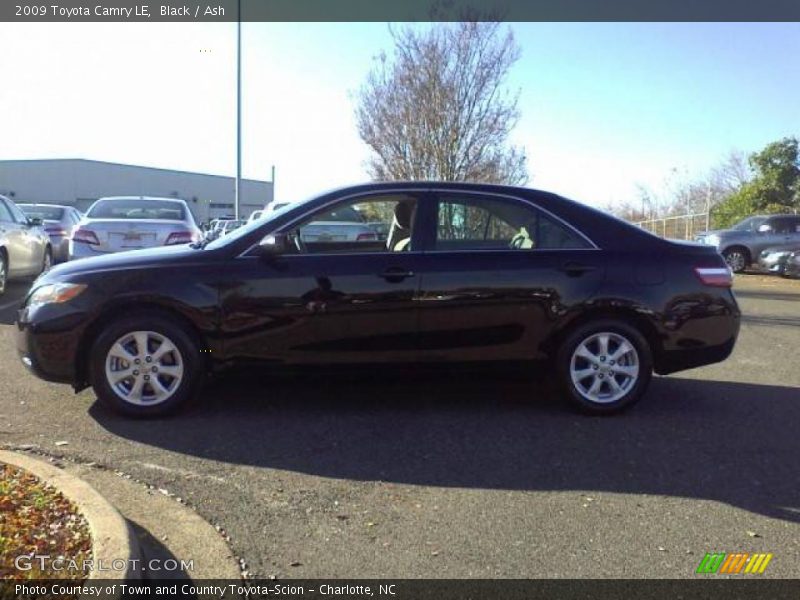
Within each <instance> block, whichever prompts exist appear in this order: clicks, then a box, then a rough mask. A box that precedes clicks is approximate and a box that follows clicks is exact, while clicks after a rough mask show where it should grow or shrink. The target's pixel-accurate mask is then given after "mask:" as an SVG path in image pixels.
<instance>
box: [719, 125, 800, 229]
mask: <svg viewBox="0 0 800 600" xmlns="http://www.w3.org/2000/svg"><path fill="white" fill-rule="evenodd" d="M749 164H750V169H751V170H752V172H753V178H752V179H751V180H750V181H748V182H746V183H744V184H743V185H742V186H741V187H740V188H739V189H738V190H737V191H736V192H734V193H733V194H731V195H730V196H729V197H728V198H727V199H726V200H724V201H723V202H721V203H719V204H718V205H717V206H715V207H714V209H713V210H712V219H713V221H714V226H715V227H728V226H730V225H733V224H734V223H736V222H737V221H740V220H741V219H743V218H745V217H747V216H750V215H752V214H755V213H780V212H796V211H798V210H800V154H799V153H798V141H797V138H793V137H792V138H784V139H782V140H779V141H777V142H772V143H771V144H769V145H767V147H766V148H764V149H763V150H762V151H761V152H757V153H755V154H753V155H752V156H751V157H750V160H749Z"/></svg>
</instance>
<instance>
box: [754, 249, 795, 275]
mask: <svg viewBox="0 0 800 600" xmlns="http://www.w3.org/2000/svg"><path fill="white" fill-rule="evenodd" d="M787 258H788V256H777V255H775V254H768V255H767V256H761V257H759V259H758V266H759V267H760V268H761V269H762V270H764V271H769V272H770V273H783V269H784V267H785V266H786V259H787Z"/></svg>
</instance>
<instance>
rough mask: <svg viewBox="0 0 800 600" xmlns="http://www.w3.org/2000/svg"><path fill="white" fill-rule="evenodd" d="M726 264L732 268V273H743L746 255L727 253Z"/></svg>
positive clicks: (735, 252)
mask: <svg viewBox="0 0 800 600" xmlns="http://www.w3.org/2000/svg"><path fill="white" fill-rule="evenodd" d="M725 262H726V263H728V266H729V267H730V268H731V271H733V272H734V273H739V272H740V271H743V270H744V267H745V258H744V253H742V252H737V251H734V252H726V253H725Z"/></svg>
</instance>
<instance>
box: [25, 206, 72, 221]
mask: <svg viewBox="0 0 800 600" xmlns="http://www.w3.org/2000/svg"><path fill="white" fill-rule="evenodd" d="M17 206H19V207H20V208H21V209H22V212H24V213H25V216H26V217H30V218H31V219H41V220H42V221H60V220H61V217H63V216H64V209H63V208H59V207H58V206H46V205H41V204H36V205H33V204H18V205H17Z"/></svg>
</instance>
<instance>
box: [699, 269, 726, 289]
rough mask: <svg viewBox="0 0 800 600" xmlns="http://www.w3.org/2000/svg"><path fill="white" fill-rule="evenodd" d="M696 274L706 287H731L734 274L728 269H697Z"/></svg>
mask: <svg viewBox="0 0 800 600" xmlns="http://www.w3.org/2000/svg"><path fill="white" fill-rule="evenodd" d="M694 274H695V275H697V278H698V279H699V280H700V281H702V282H703V284H704V285H710V286H713V287H731V286H732V285H733V273H732V272H731V270H730V269H729V268H728V267H695V269H694Z"/></svg>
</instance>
